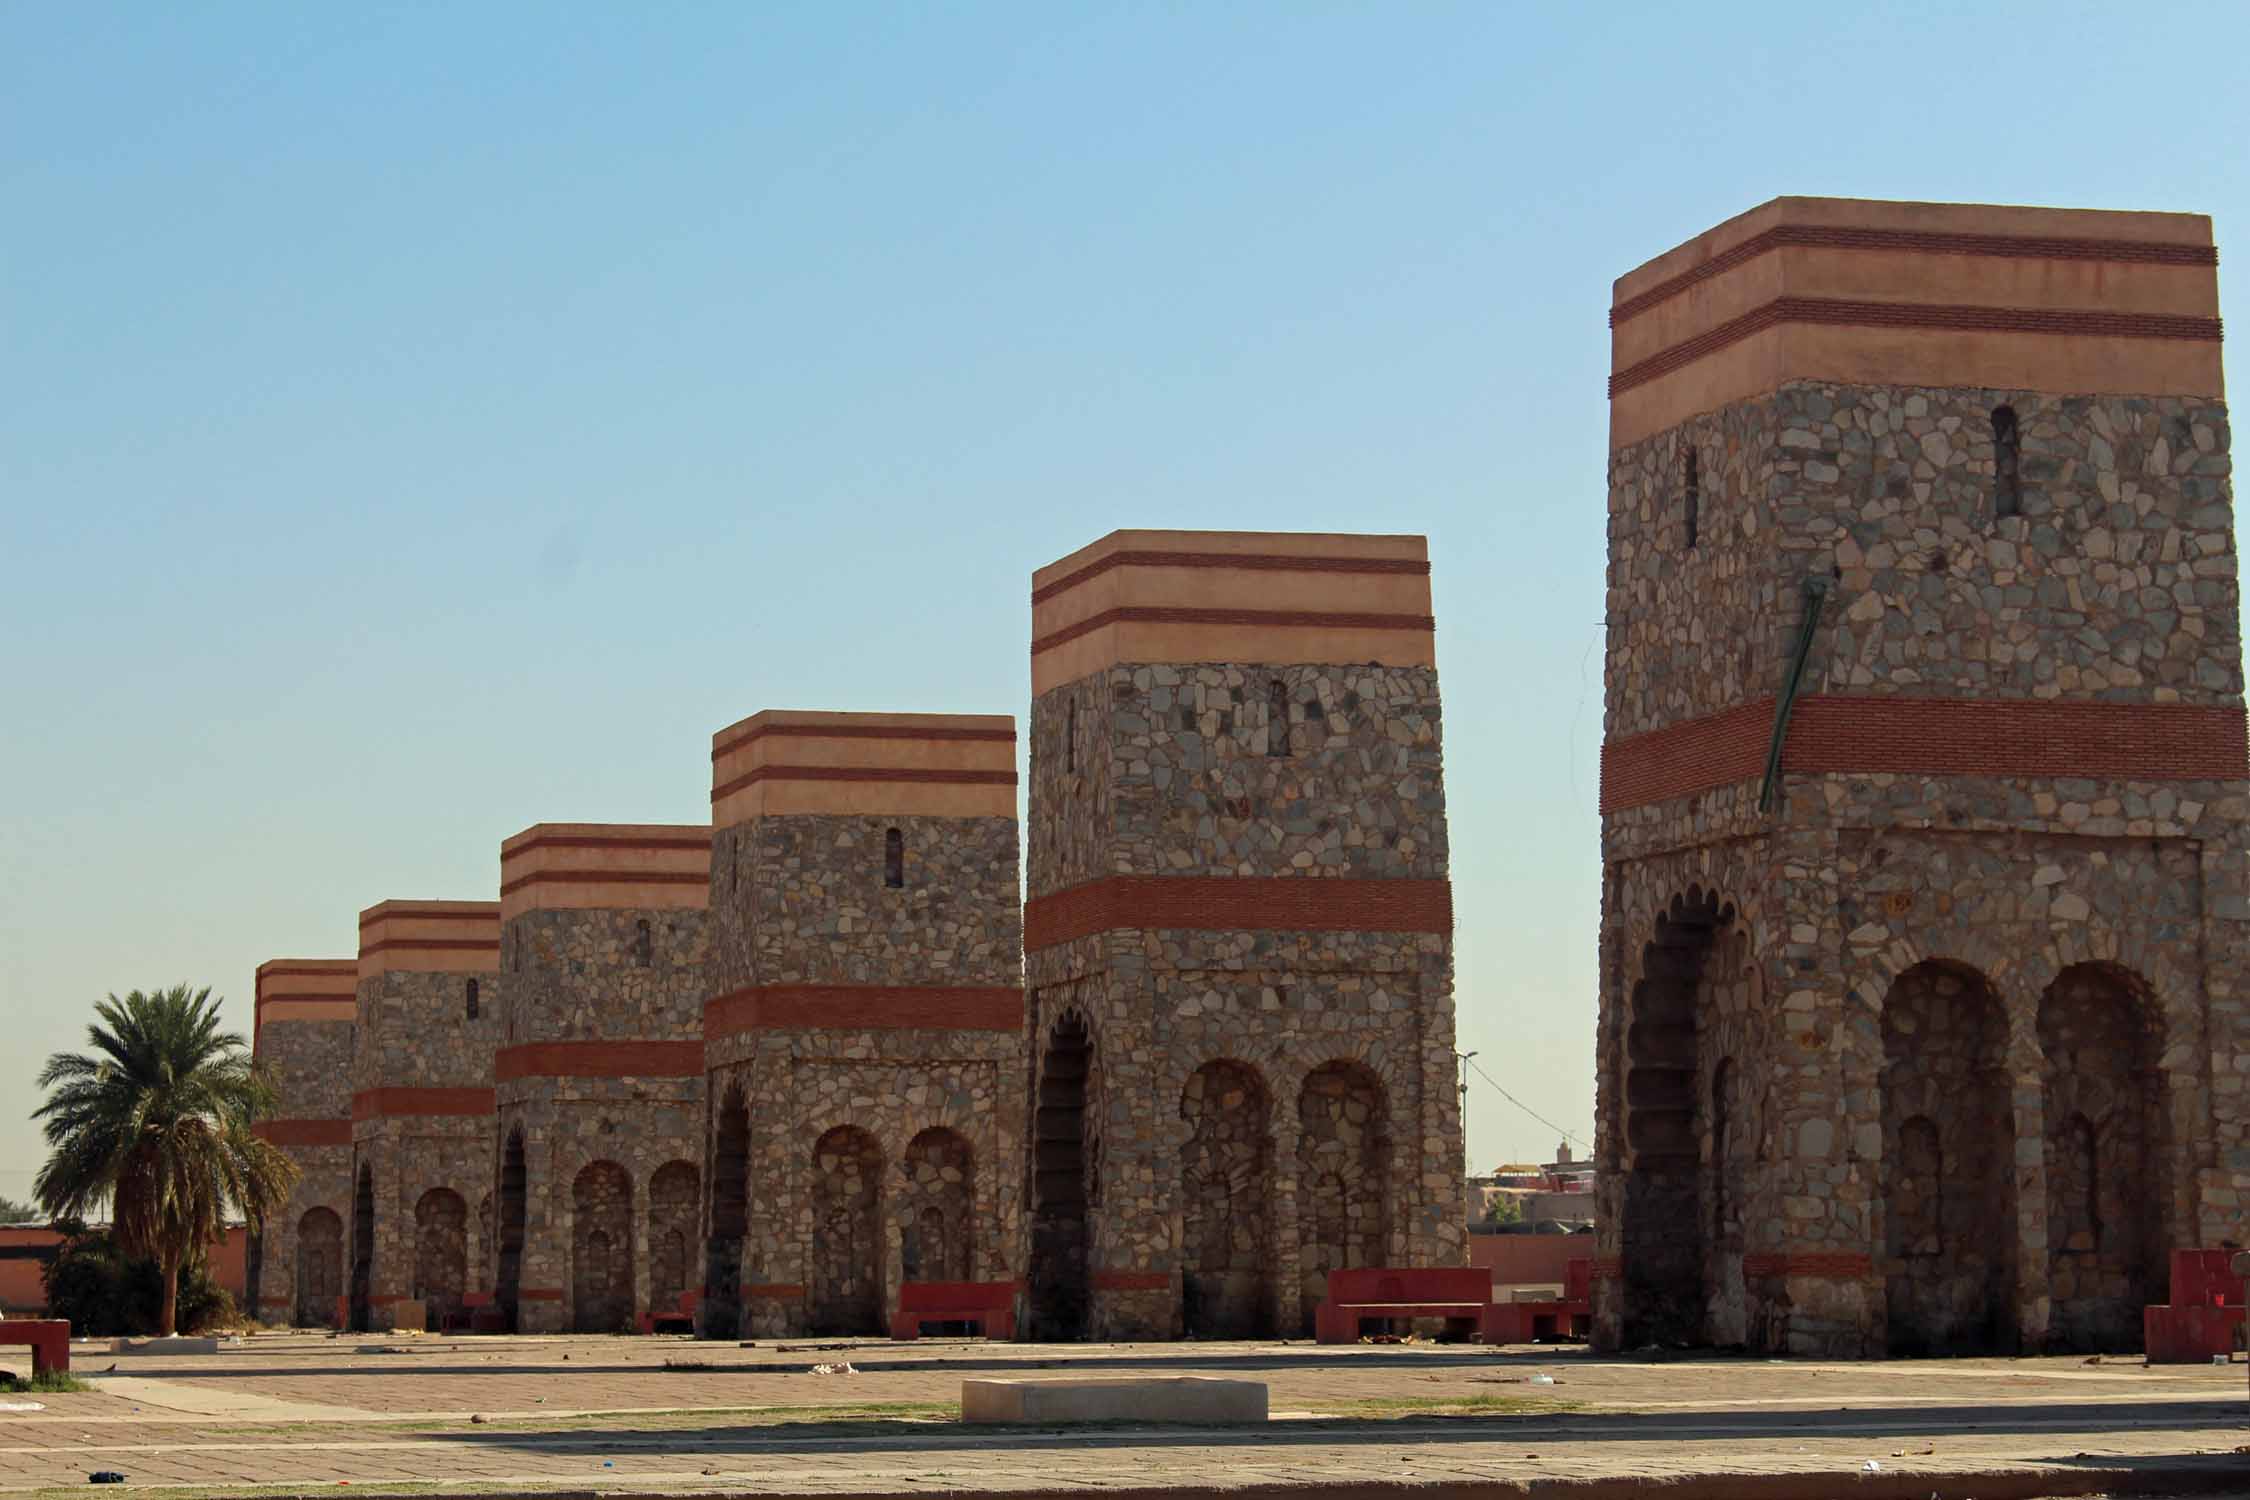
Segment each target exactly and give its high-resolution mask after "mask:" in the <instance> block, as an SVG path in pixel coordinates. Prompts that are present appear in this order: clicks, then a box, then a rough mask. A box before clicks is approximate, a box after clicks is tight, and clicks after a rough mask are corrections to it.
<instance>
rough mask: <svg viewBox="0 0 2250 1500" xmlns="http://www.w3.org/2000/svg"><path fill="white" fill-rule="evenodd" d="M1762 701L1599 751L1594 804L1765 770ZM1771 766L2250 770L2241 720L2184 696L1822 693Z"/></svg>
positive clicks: (2150, 774)
mask: <svg viewBox="0 0 2250 1500" xmlns="http://www.w3.org/2000/svg"><path fill="white" fill-rule="evenodd" d="M1772 725H1773V700H1772V699H1770V698H1766V699H1760V700H1758V701H1756V702H1754V703H1746V704H1743V705H1741V706H1740V707H1737V708H1732V709H1728V710H1726V711H1725V712H1723V713H1718V714H1713V715H1710V716H1709V717H1707V718H1702V719H1690V720H1688V721H1686V722H1685V723H1681V724H1673V725H1669V726H1667V727H1665V728H1663V729H1658V730H1652V731H1651V732H1649V733H1647V734H1639V735H1633V736H1631V737H1629V738H1627V739H1623V740H1616V741H1612V742H1610V743H1608V744H1605V745H1603V746H1602V782H1601V787H1602V790H1601V810H1602V811H1603V812H1605V813H1609V812H1615V811H1618V810H1620V809H1623V808H1628V807H1641V806H1645V805H1647V804H1648V803H1651V802H1661V801H1663V800H1665V799H1666V798H1670V797H1685V796H1689V795H1692V794H1694V793H1696V792H1705V791H1710V790H1711V789H1713V788H1715V787H1721V786H1731V785H1733V784H1735V783H1737V782H1742V781H1750V780H1755V779H1758V778H1760V777H1762V776H1763V775H1764V774H1765V759H1766V745H1767V743H1768V741H1769V739H1770V737H1771V734H1772ZM1781 768H1782V769H1783V770H1784V771H1793V772H1800V773H1804V774H1808V775H1906V776H1914V775H1921V776H2020V777H2030V778H2035V779H2047V778H2055V777H2064V776H2087V777H2098V778H2108V779H2113V780H2118V781H2239V780H2242V779H2243V778H2245V777H2250V721H2246V719H2245V717H2244V712H2243V710H2242V709H2239V708H2232V707H2223V706H2205V705H2201V704H2188V703H2087V702H2072V701H2069V700H2067V699H2066V700H2061V701H2055V700H2044V701H2043V700H2038V699H2030V698H2021V699H2013V698H2011V699H1992V698H1903V697H1875V696H1868V695H1852V694H1834V695H1828V694H1823V695H1821V696H1818V697H1812V698H1801V699H1799V700H1798V702H1797V707H1796V711H1795V712H1794V713H1793V714H1791V715H1790V720H1789V738H1788V740H1787V742H1786V743H1785V744H1784V745H1783V746H1782V754H1781Z"/></svg>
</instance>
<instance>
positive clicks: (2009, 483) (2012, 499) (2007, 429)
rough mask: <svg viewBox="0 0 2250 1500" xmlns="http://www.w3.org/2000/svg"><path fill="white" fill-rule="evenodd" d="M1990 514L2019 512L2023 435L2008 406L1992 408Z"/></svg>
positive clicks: (2011, 408)
mask: <svg viewBox="0 0 2250 1500" xmlns="http://www.w3.org/2000/svg"><path fill="white" fill-rule="evenodd" d="M1992 514H1993V517H1994V519H1998V518H1999V517H2001V516H2018V515H2022V514H2023V436H2022V434H2021V432H2020V431H2019V430H2018V428H2017V425H2016V409H2015V408H2014V407H2012V406H1995V407H1994V408H1992Z"/></svg>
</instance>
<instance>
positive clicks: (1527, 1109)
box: [1469, 1062, 1586, 1146]
mask: <svg viewBox="0 0 2250 1500" xmlns="http://www.w3.org/2000/svg"><path fill="white" fill-rule="evenodd" d="M1469 1071H1470V1072H1472V1073H1474V1074H1476V1075H1477V1077H1479V1078H1481V1079H1483V1080H1484V1081H1485V1082H1486V1083H1489V1084H1491V1085H1492V1087H1493V1089H1494V1090H1495V1091H1497V1092H1498V1093H1499V1095H1500V1097H1501V1098H1503V1099H1505V1100H1507V1101H1508V1102H1509V1103H1510V1104H1513V1105H1514V1106H1515V1107H1516V1108H1518V1109H1520V1110H1522V1111H1523V1112H1524V1113H1525V1114H1527V1115H1529V1116H1531V1118H1533V1119H1534V1120H1537V1121H1538V1122H1539V1123H1540V1124H1542V1125H1544V1126H1546V1127H1547V1128H1548V1129H1549V1130H1552V1131H1556V1132H1558V1133H1559V1134H1560V1135H1561V1136H1562V1138H1563V1139H1564V1140H1566V1141H1569V1142H1572V1143H1573V1144H1575V1145H1580V1146H1583V1145H1585V1144H1586V1143H1585V1142H1584V1141H1581V1140H1579V1139H1578V1137H1577V1135H1576V1134H1575V1133H1573V1132H1571V1131H1568V1130H1564V1129H1563V1128H1562V1127H1561V1126H1560V1125H1557V1124H1556V1123H1555V1122H1554V1121H1552V1120H1550V1119H1548V1118H1547V1117H1546V1116H1545V1115H1543V1114H1541V1113H1539V1111H1538V1110H1536V1109H1533V1108H1532V1107H1531V1106H1530V1105H1528V1104H1526V1103H1524V1102H1523V1101H1522V1100H1521V1099H1518V1098H1517V1097H1516V1096H1515V1095H1513V1094H1511V1093H1509V1092H1508V1091H1507V1090H1506V1089H1504V1088H1501V1087H1500V1080H1499V1079H1497V1078H1494V1077H1493V1076H1492V1075H1491V1074H1490V1073H1487V1072H1486V1071H1485V1070H1484V1069H1482V1068H1480V1067H1478V1066H1477V1065H1476V1064H1475V1063H1473V1062H1472V1063H1470V1064H1469Z"/></svg>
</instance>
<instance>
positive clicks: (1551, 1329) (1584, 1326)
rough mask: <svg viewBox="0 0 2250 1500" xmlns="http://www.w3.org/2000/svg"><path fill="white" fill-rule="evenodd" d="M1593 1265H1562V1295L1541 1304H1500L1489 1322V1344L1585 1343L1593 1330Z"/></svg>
mask: <svg viewBox="0 0 2250 1500" xmlns="http://www.w3.org/2000/svg"><path fill="white" fill-rule="evenodd" d="M1593 1285H1594V1262H1593V1260H1592V1259H1591V1258H1590V1257H1583V1256H1582V1257H1578V1258H1574V1259H1572V1260H1569V1261H1565V1262H1564V1263H1563V1294H1562V1296H1561V1297H1560V1298H1549V1299H1544V1300H1541V1301H1538V1302H1497V1303H1494V1304H1493V1307H1492V1316H1491V1317H1490V1318H1489V1319H1487V1320H1486V1322H1485V1328H1484V1341H1485V1342H1486V1343H1488V1344H1536V1343H1540V1342H1543V1341H1545V1340H1547V1339H1582V1338H1585V1337H1586V1336H1587V1335H1588V1334H1589V1333H1591V1332H1592V1331H1593V1326H1594V1301H1593Z"/></svg>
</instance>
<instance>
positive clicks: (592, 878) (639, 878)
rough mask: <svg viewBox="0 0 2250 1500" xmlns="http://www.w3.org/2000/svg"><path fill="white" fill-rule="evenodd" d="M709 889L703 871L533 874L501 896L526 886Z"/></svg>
mask: <svg viewBox="0 0 2250 1500" xmlns="http://www.w3.org/2000/svg"><path fill="white" fill-rule="evenodd" d="M589 882H591V883H594V884H599V885H709V884H710V883H711V876H710V872H708V871H706V870H534V871H532V872H531V873H530V874H529V875H518V876H517V877H516V878H515V879H513V880H510V881H507V882H505V883H503V884H502V885H501V887H500V894H501V895H503V896H507V895H512V894H514V893H515V892H517V891H520V890H522V889H523V888H524V887H525V886H528V885H556V884H568V885H585V884H587V883H589Z"/></svg>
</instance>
